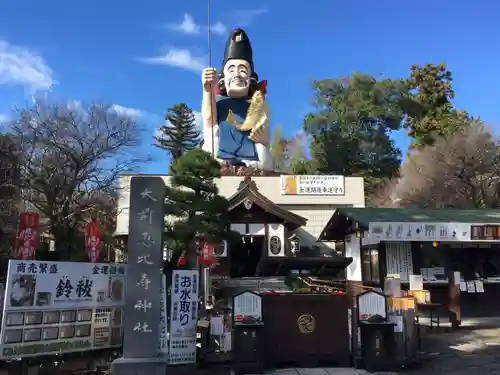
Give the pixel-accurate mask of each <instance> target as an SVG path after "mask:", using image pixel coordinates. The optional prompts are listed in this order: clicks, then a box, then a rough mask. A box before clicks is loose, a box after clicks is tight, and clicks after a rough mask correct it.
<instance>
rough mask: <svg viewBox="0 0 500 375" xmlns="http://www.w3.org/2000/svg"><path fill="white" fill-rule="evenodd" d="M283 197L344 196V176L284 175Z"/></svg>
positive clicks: (281, 178)
mask: <svg viewBox="0 0 500 375" xmlns="http://www.w3.org/2000/svg"><path fill="white" fill-rule="evenodd" d="M280 183H281V195H344V194H345V186H344V185H345V181H344V176H323V175H317V176H315V175H298V176H293V175H292V176H290V175H282V176H280Z"/></svg>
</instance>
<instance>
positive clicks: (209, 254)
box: [177, 242, 216, 266]
mask: <svg viewBox="0 0 500 375" xmlns="http://www.w3.org/2000/svg"><path fill="white" fill-rule="evenodd" d="M215 247H216V245H214V244H212V243H208V242H201V243H200V253H201V254H200V255H198V264H201V263H203V264H205V265H207V266H209V265H210V264H212V258H213V255H214V250H215ZM184 265H186V256H184V255H183V256H181V257H180V258H179V260H178V261H177V266H184Z"/></svg>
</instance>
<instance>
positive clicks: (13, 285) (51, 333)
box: [0, 260, 127, 358]
mask: <svg viewBox="0 0 500 375" xmlns="http://www.w3.org/2000/svg"><path fill="white" fill-rule="evenodd" d="M126 271H127V269H126V265H123V264H101V263H78V262H43V261H22V260H11V261H9V269H8V273H7V283H6V290H5V298H4V304H3V315H2V329H1V331H0V332H1V333H0V348H1V352H0V357H1V358H13V357H30V356H38V355H44V354H55V353H69V352H75V351H86V350H92V349H102V348H109V347H115V346H120V345H121V338H122V328H123V327H122V326H123V323H122V322H123V304H124V295H125V284H124V280H125V275H126Z"/></svg>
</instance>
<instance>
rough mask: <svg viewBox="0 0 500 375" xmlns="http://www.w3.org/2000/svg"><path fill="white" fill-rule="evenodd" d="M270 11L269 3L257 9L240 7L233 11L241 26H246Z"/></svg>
mask: <svg viewBox="0 0 500 375" xmlns="http://www.w3.org/2000/svg"><path fill="white" fill-rule="evenodd" d="M268 11H269V7H268V6H267V5H264V6H262V7H260V8H257V9H240V10H237V11H235V12H234V13H233V18H234V20H235V21H236V22H237V23H238V25H239V26H241V27H245V26H248V25H249V24H251V23H252V22H253V21H254V20H255V18H257V17H259V16H261V15H263V14H265V13H267V12H268Z"/></svg>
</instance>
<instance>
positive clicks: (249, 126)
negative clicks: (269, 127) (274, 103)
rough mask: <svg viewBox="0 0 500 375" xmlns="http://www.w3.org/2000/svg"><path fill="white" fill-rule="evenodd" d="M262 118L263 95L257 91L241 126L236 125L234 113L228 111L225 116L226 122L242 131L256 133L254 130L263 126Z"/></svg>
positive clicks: (263, 113)
mask: <svg viewBox="0 0 500 375" xmlns="http://www.w3.org/2000/svg"><path fill="white" fill-rule="evenodd" d="M264 116H265V111H264V95H263V94H262V91H260V90H257V91H255V92H254V94H253V95H252V99H250V105H249V106H248V111H247V115H246V117H245V121H244V122H243V124H238V123H237V122H236V120H235V119H234V113H233V111H231V110H229V112H228V114H227V122H228V123H230V124H231V125H233V126H235V127H236V128H238V129H239V130H242V131H249V130H253V131H256V130H257V129H256V128H259V127H261V126H262V125H263V122H264V121H262V118H263V117H264Z"/></svg>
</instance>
